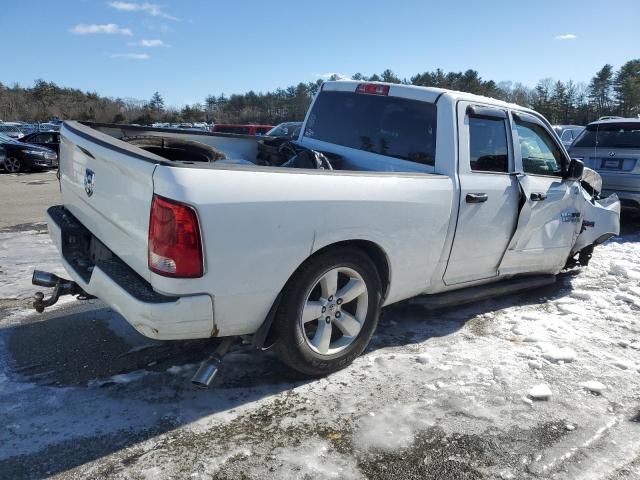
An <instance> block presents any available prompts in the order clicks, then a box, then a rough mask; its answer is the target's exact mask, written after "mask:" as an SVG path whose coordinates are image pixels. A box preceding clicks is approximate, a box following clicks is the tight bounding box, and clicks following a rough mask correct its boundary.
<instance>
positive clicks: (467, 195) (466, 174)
mask: <svg viewBox="0 0 640 480" xmlns="http://www.w3.org/2000/svg"><path fill="white" fill-rule="evenodd" d="M458 132H459V135H458V151H459V161H458V176H459V179H460V210H459V213H458V223H457V226H456V232H455V237H454V240H453V245H452V248H451V253H450V256H449V262H448V264H447V269H446V271H445V275H444V282H445V283H446V284H447V285H455V284H460V283H464V282H471V281H475V280H482V279H486V278H492V277H495V276H496V275H498V266H499V265H500V261H501V259H502V257H503V255H504V253H505V250H506V249H507V246H508V245H509V241H510V240H511V237H512V235H513V232H514V230H515V226H516V221H517V215H518V199H519V195H520V191H519V188H518V181H517V179H516V177H515V175H514V174H513V171H514V155H513V148H512V145H511V141H510V127H509V119H508V114H507V112H506V110H501V109H497V108H495V107H489V106H483V105H477V104H471V103H468V102H460V103H459V104H458Z"/></svg>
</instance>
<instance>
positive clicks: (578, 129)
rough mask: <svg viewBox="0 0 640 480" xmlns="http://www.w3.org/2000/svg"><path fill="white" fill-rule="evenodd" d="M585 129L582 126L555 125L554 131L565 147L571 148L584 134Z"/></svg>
mask: <svg viewBox="0 0 640 480" xmlns="http://www.w3.org/2000/svg"><path fill="white" fill-rule="evenodd" d="M582 130H584V127H583V126H581V125H554V126H553V131H554V132H556V134H557V135H558V138H559V139H560V141H561V142H562V144H563V145H564V146H565V148H567V149H568V148H569V147H570V146H571V144H572V143H573V141H574V140H575V139H576V138H578V135H580V134H581V133H582Z"/></svg>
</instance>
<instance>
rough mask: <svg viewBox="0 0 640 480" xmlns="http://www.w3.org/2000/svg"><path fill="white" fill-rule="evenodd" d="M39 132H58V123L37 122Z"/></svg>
mask: <svg viewBox="0 0 640 480" xmlns="http://www.w3.org/2000/svg"><path fill="white" fill-rule="evenodd" d="M38 131H39V132H59V131H60V124H57V123H50V122H49V123H40V124H38Z"/></svg>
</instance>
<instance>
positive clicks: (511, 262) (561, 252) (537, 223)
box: [499, 112, 582, 275]
mask: <svg viewBox="0 0 640 480" xmlns="http://www.w3.org/2000/svg"><path fill="white" fill-rule="evenodd" d="M512 135H513V143H514V146H515V148H514V150H515V152H516V167H517V168H518V170H519V171H520V174H519V175H518V182H519V184H520V188H521V191H522V206H521V209H520V214H519V218H518V226H517V228H516V231H515V233H514V235H513V238H512V239H511V242H510V243H509V248H508V249H507V251H506V253H505V255H504V258H503V259H502V262H501V264H500V269H499V272H500V274H501V275H502V274H515V273H530V272H531V273H533V272H539V273H557V272H558V271H559V270H560V269H561V268H562V267H563V266H564V265H565V263H566V261H567V258H568V256H569V252H570V251H571V247H572V246H573V244H574V242H575V239H576V238H577V235H578V233H579V231H580V227H581V225H582V218H581V208H580V203H579V200H580V197H579V194H580V188H579V185H578V182H576V181H568V180H565V179H564V178H563V172H564V171H565V169H566V168H567V166H568V163H569V159H568V158H567V157H566V156H565V154H564V153H563V150H562V149H561V148H560V146H559V145H558V142H557V141H556V139H555V136H554V135H552V134H551V133H550V131H549V129H548V127H547V126H546V125H545V124H544V123H543V122H542V121H541V120H540V119H539V118H538V117H536V116H534V115H530V114H525V113H520V112H518V113H514V114H513V121H512Z"/></svg>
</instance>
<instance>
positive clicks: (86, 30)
mask: <svg viewBox="0 0 640 480" xmlns="http://www.w3.org/2000/svg"><path fill="white" fill-rule="evenodd" d="M70 32H71V33H73V34H74V35H91V34H94V33H99V34H106V35H127V36H131V35H133V33H132V32H131V30H130V29H128V28H121V27H119V26H118V25H116V24H115V23H105V24H102V25H98V24H95V23H92V24H90V25H87V24H84V23H79V24H78V25H76V26H75V27H73V28H72V29H71V30H70Z"/></svg>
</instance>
